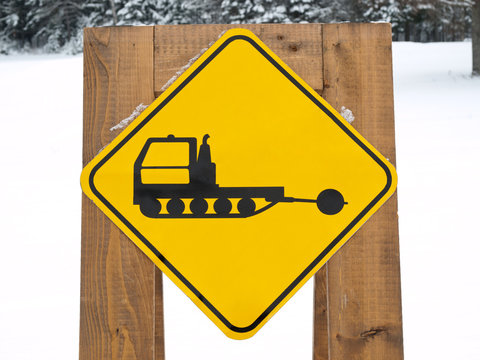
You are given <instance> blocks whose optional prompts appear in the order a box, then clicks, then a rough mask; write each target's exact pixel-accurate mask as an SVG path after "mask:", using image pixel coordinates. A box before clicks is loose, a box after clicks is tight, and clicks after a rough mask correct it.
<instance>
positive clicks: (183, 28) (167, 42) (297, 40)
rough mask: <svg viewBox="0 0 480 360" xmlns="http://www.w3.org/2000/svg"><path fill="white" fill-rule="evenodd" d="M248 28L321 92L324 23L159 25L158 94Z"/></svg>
mask: <svg viewBox="0 0 480 360" xmlns="http://www.w3.org/2000/svg"><path fill="white" fill-rule="evenodd" d="M238 27H241V28H245V29H249V30H251V31H252V32H253V33H255V35H257V36H258V37H259V38H260V39H261V40H262V41H263V42H264V43H265V44H266V45H267V46H268V47H269V48H270V49H272V51H273V52H274V53H275V54H277V55H278V56H279V57H280V58H281V59H282V60H283V61H284V62H285V63H286V64H287V65H288V66H290V67H291V68H292V69H293V71H295V72H296V73H297V74H298V75H299V76H300V77H302V78H303V79H304V80H305V81H306V82H307V83H308V84H309V85H310V86H312V87H313V88H314V89H316V90H317V91H321V89H322V86H323V72H322V46H321V44H322V42H321V40H322V26H321V24H289V25H285V24H248V25H246V24H242V25H159V26H155V94H156V95H157V96H158V95H160V94H161V92H162V91H163V90H162V87H163V86H164V85H165V84H166V83H167V82H168V80H169V79H170V78H171V77H172V76H174V75H175V73H176V72H177V71H178V70H179V69H180V68H181V67H183V66H184V65H186V64H187V63H188V62H189V60H190V59H192V58H193V57H195V56H196V55H198V54H199V53H200V52H201V51H202V49H205V48H208V47H209V46H210V44H211V43H212V42H214V41H216V40H217V39H218V38H219V36H220V35H221V34H222V33H223V32H224V31H226V30H228V29H232V28H238Z"/></svg>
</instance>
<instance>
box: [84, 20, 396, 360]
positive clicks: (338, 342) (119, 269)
mask: <svg viewBox="0 0 480 360" xmlns="http://www.w3.org/2000/svg"><path fill="white" fill-rule="evenodd" d="M234 27H244V28H248V29H250V30H252V31H253V32H254V33H255V34H256V35H257V36H259V37H260V39H261V40H262V41H263V42H265V44H266V45H267V46H268V47H270V48H271V49H272V50H273V51H274V52H275V53H276V54H277V55H278V56H279V57H280V58H282V60H284V61H285V62H286V63H287V64H288V65H289V66H290V67H291V68H292V69H293V70H294V71H295V72H296V73H297V74H299V75H300V76H301V77H302V78H303V79H304V80H305V81H306V82H307V83H309V84H310V85H311V86H312V87H313V88H314V89H315V90H316V91H317V92H318V93H319V94H321V95H322V96H324V97H325V99H326V100H327V101H328V102H329V103H330V104H332V105H333V106H334V107H336V108H337V109H338V110H340V109H341V107H342V106H345V107H346V108H348V109H350V110H352V111H353V114H354V116H355V121H354V123H353V125H354V126H355V127H356V128H357V129H358V130H359V131H360V133H361V134H362V135H363V136H365V137H366V138H367V140H368V141H370V142H371V143H372V144H373V145H374V146H375V147H376V148H377V149H378V150H380V152H382V153H383V154H384V155H386V157H387V158H389V159H390V161H391V162H392V163H395V143H394V122H393V90H392V62H391V30H390V25H388V24H341V25H322V24H289V25H279V24H269V25H263V24H255V25H175V26H155V27H113V28H94V29H86V31H85V45H84V67H85V83H84V86H85V90H84V164H86V163H87V162H88V161H90V159H92V157H93V156H94V155H95V154H96V153H97V152H98V151H99V150H100V149H101V148H102V147H103V146H105V144H107V143H108V142H109V141H111V140H112V139H113V138H114V136H116V134H117V133H115V132H112V131H110V130H109V129H110V128H111V127H112V126H114V125H115V124H117V123H118V122H119V121H120V120H121V119H123V118H125V117H127V116H128V115H130V113H131V112H132V110H133V109H134V108H135V107H136V106H137V105H139V104H140V103H143V104H149V103H150V102H151V101H152V100H153V99H154V97H156V96H158V95H160V94H161V92H162V91H163V89H162V88H163V85H164V84H165V83H166V82H167V81H168V80H169V79H170V78H171V77H172V76H173V75H175V73H176V72H177V71H178V69H180V68H181V67H182V66H184V65H185V64H187V63H188V61H189V60H190V59H192V58H193V57H195V56H196V55H197V54H198V53H199V52H200V51H201V50H202V49H204V48H206V47H208V46H209V44H210V43H211V42H212V41H215V40H216V39H217V38H218V36H219V35H220V34H221V33H222V32H223V31H225V30H227V29H229V28H234ZM396 208H397V202H396V197H395V196H393V197H392V198H391V199H390V200H389V201H388V202H387V203H386V204H385V205H384V206H383V207H382V208H381V210H380V211H379V212H378V213H376V214H375V215H374V216H373V217H372V219H371V220H369V222H367V224H366V225H365V226H364V227H363V228H362V229H361V230H360V231H359V232H358V233H357V234H356V235H355V236H354V238H353V239H351V240H350V241H349V242H348V243H347V245H345V246H344V248H343V249H341V250H340V251H339V252H338V253H337V254H336V255H335V256H334V257H333V258H332V259H331V260H330V262H329V263H328V266H325V267H324V268H322V269H321V270H320V271H319V272H318V273H317V275H316V276H315V280H316V286H315V326H314V351H313V357H314V359H315V360H320V359H335V360H336V359H352V358H355V359H378V360H380V359H392V360H401V359H402V358H403V348H402V322H401V302H400V274H399V257H398V224H397V215H396V213H397V212H396ZM81 296H82V298H81V321H80V359H81V360H85V359H122V358H128V359H142V360H143V359H147V360H150V359H154V360H162V359H164V343H163V312H162V311H163V309H162V304H163V303H162V285H161V273H160V271H159V270H158V269H156V268H155V267H154V265H153V264H152V263H151V262H150V261H149V260H148V259H147V258H146V256H144V255H143V254H142V253H141V252H140V251H139V250H138V249H137V248H136V247H135V245H134V244H133V243H132V242H131V241H130V240H128V239H127V238H126V237H125V236H124V235H123V234H121V233H120V231H119V230H118V229H117V228H116V227H115V225H113V224H112V223H111V222H110V221H109V220H108V219H107V218H106V217H105V216H103V214H102V213H101V212H100V211H99V210H98V209H97V208H96V207H95V206H94V205H93V203H92V202H91V201H90V200H88V199H87V198H85V197H84V199H83V212H82V291H81Z"/></svg>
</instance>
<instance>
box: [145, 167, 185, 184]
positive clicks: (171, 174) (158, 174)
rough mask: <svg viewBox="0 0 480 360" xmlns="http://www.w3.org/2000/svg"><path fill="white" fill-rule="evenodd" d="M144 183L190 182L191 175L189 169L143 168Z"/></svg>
mask: <svg viewBox="0 0 480 360" xmlns="http://www.w3.org/2000/svg"><path fill="white" fill-rule="evenodd" d="M141 175H142V182H143V183H144V184H188V183H189V181H190V177H189V174H188V170H187V169H142V171H141Z"/></svg>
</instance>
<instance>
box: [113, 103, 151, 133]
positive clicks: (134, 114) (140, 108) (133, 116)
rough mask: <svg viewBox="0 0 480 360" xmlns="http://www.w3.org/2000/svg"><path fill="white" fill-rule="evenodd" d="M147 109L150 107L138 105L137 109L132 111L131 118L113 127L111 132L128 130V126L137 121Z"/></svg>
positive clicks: (128, 117)
mask: <svg viewBox="0 0 480 360" xmlns="http://www.w3.org/2000/svg"><path fill="white" fill-rule="evenodd" d="M147 107H148V105H143V103H140V104H138V105H137V107H136V108H135V109H134V110H133V111H132V113H131V114H130V115H129V116H127V117H126V118H125V119H123V120H121V121H120V122H119V123H118V124H117V125H115V126H112V127H111V128H110V131H115V130H120V129H124V128H126V127H127V126H128V124H130V123H131V122H132V121H133V120H135V119H136V118H137V117H138V115H140V114H141V113H142V111H143V110H145V109H146V108H147Z"/></svg>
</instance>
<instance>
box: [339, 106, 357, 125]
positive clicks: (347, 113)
mask: <svg viewBox="0 0 480 360" xmlns="http://www.w3.org/2000/svg"><path fill="white" fill-rule="evenodd" d="M340 115H342V117H343V118H344V119H345V120H347V122H348V123H349V124H351V123H352V122H353V120H355V116H353V112H352V110H350V109H347V108H346V107H345V106H342V108H341V109H340Z"/></svg>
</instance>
